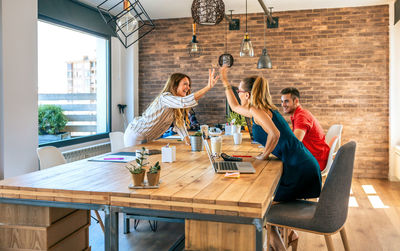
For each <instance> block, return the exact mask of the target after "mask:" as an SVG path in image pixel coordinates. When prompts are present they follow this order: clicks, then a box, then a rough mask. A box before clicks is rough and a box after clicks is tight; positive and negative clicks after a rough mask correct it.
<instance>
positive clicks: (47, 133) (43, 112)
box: [38, 105, 70, 144]
mask: <svg viewBox="0 0 400 251" xmlns="http://www.w3.org/2000/svg"><path fill="white" fill-rule="evenodd" d="M67 122H68V119H67V117H66V116H65V115H64V113H63V110H62V109H61V107H60V106H56V105H39V109H38V126H39V144H43V143H46V142H50V141H58V140H62V139H66V138H69V137H70V135H69V133H68V132H63V130H64V128H65V126H66V124H67Z"/></svg>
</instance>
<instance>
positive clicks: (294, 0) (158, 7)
mask: <svg viewBox="0 0 400 251" xmlns="http://www.w3.org/2000/svg"><path fill="white" fill-rule="evenodd" d="M75 1H78V2H82V3H85V4H87V5H90V6H93V7H96V6H97V5H99V4H100V3H102V2H103V1H104V0H75ZM108 1H109V2H110V3H112V2H113V3H117V2H119V1H121V0H108ZM392 1H393V0H303V1H300V0H264V3H265V5H266V6H267V7H273V8H274V9H273V11H290V10H306V9H323V8H341V7H355V6H370V5H381V4H388V3H390V2H392ZM192 2H193V1H192V0H140V3H141V4H142V5H143V7H144V9H145V10H146V11H147V13H148V14H149V16H150V18H151V19H168V18H181V17H191V11H190V8H191V6H192ZM224 3H225V10H226V12H227V13H229V12H228V10H233V14H238V13H244V12H245V10H246V7H245V3H246V1H245V0H225V1H224ZM247 8H248V12H249V13H257V12H262V11H263V10H262V8H261V6H260V4H259V2H258V0H247Z"/></svg>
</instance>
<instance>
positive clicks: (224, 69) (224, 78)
mask: <svg viewBox="0 0 400 251" xmlns="http://www.w3.org/2000/svg"><path fill="white" fill-rule="evenodd" d="M219 75H220V76H221V80H222V83H223V84H224V85H225V83H229V82H228V67H227V66H226V65H223V66H222V67H221V68H219Z"/></svg>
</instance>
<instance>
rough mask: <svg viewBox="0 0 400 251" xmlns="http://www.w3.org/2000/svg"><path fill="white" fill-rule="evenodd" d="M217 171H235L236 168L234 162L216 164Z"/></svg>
mask: <svg viewBox="0 0 400 251" xmlns="http://www.w3.org/2000/svg"><path fill="white" fill-rule="evenodd" d="M215 164H217V165H218V168H219V170H222V171H237V170H238V168H237V166H236V164H235V163H234V162H217V163H215Z"/></svg>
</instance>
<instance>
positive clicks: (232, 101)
mask: <svg viewBox="0 0 400 251" xmlns="http://www.w3.org/2000/svg"><path fill="white" fill-rule="evenodd" d="M219 72H220V76H221V81H222V84H223V85H224V87H225V95H226V99H227V100H228V103H229V106H230V107H231V108H232V110H233V111H234V112H236V113H239V114H240V115H243V116H245V117H249V118H251V117H252V114H251V113H250V110H249V108H248V107H243V106H241V105H240V104H239V102H238V101H237V99H236V97H235V94H234V93H233V91H232V86H231V84H229V81H228V67H226V66H223V67H221V68H220V71H219Z"/></svg>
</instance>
